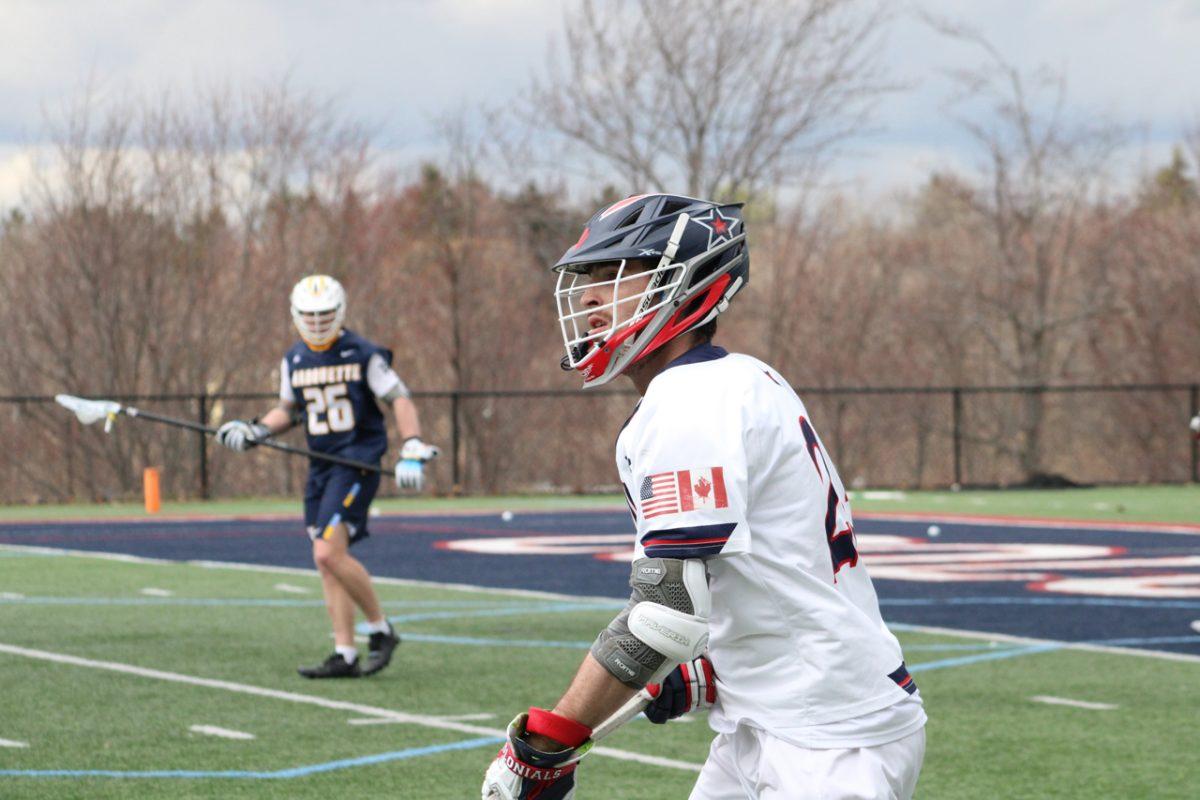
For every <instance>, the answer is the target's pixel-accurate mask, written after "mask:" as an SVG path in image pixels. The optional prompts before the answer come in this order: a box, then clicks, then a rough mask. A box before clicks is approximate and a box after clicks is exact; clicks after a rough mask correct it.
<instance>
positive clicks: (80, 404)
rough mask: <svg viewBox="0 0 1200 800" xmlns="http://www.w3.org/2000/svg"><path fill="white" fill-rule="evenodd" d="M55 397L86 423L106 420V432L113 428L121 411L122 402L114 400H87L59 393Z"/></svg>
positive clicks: (60, 403)
mask: <svg viewBox="0 0 1200 800" xmlns="http://www.w3.org/2000/svg"><path fill="white" fill-rule="evenodd" d="M54 399H55V400H56V401H57V402H58V404H59V405H60V406H62V407H63V408H65V409H67V410H68V411H70V412H71V413H72V414H74V415H75V416H76V417H77V418H78V419H79V421H80V422H82V423H83V424H84V425H91V424H93V423H96V422H99V421H100V420H104V432H105V433H108V432H110V431H111V430H112V425H113V420H115V419H116V418H117V414H120V413H121V404H120V403H117V402H115V401H113V400H87V399H85V398H82V397H75V396H74V395H69V394H57V395H55V396H54Z"/></svg>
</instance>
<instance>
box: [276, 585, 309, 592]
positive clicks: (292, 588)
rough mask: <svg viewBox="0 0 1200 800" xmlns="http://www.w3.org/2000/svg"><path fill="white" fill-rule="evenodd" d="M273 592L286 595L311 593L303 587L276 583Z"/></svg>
mask: <svg viewBox="0 0 1200 800" xmlns="http://www.w3.org/2000/svg"><path fill="white" fill-rule="evenodd" d="M275 590H276V591H278V592H287V593H288V594H312V591H311V590H309V589H305V588H304V587H303V586H293V585H292V584H290V583H277V584H275Z"/></svg>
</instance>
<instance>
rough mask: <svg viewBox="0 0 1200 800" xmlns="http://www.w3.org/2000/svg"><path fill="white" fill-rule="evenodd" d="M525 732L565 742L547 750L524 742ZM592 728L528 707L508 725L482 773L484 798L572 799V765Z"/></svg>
mask: <svg viewBox="0 0 1200 800" xmlns="http://www.w3.org/2000/svg"><path fill="white" fill-rule="evenodd" d="M528 733H533V734H537V735H539V736H546V737H548V738H550V739H553V740H554V741H556V742H561V743H562V744H564V745H566V747H565V748H564V749H562V750H556V751H554V752H552V753H546V752H543V751H541V750H535V749H534V748H533V747H531V746H530V745H529V743H528V742H526V741H525V735H526V734H528ZM591 735H592V729H591V728H589V727H587V726H586V725H581V724H580V723H578V722H576V721H574V720H572V719H567V718H566V717H561V716H559V715H558V714H554V713H552V712H550V711H545V710H543V709H540V708H531V709H529V713H528V714H521V715H519V716H518V717H517V718H516V719H514V720H513V721H512V722H511V723H510V724H509V726H508V741H507V742H505V743H504V747H501V748H500V752H499V753H498V754H497V755H496V760H495V761H493V762H492V764H491V766H490V767H488V770H487V772H486V773H485V774H484V776H483V789H482V797H483V800H526V798H531V797H536V798H538V800H571V798H573V797H574V796H575V767H576V765H577V764H578V763H579V759H581V758H583V756H584V755H585V754H586V753H587V751H588V750H590V749H591V746H590V745H588V746H587V747H580V745H583V744H584V743H585V742H587V741H588V739H589V737H590V736H591Z"/></svg>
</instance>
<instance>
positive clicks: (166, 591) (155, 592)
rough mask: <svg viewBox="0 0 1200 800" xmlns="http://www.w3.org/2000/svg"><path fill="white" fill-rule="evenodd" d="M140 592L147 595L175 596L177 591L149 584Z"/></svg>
mask: <svg viewBox="0 0 1200 800" xmlns="http://www.w3.org/2000/svg"><path fill="white" fill-rule="evenodd" d="M138 594H144V595H146V596H147V597H174V596H175V593H174V592H172V591H171V590H170V589H155V588H154V587H153V586H147V587H146V588H145V589H142V590H141V591H140V592H139V593H138Z"/></svg>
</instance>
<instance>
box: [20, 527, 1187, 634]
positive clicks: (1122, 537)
mask: <svg viewBox="0 0 1200 800" xmlns="http://www.w3.org/2000/svg"><path fill="white" fill-rule="evenodd" d="M370 524H371V530H372V536H371V538H369V539H368V540H366V541H365V542H364V543H362V544H361V545H358V546H356V547H355V548H354V552H355V554H356V555H357V556H359V557H360V558H361V559H362V560H363V562H364V563H365V564H366V565H367V567H368V569H370V571H371V572H372V573H373V574H376V575H386V576H391V577H398V578H415V579H419V580H427V581H439V582H450V583H467V584H475V585H480V586H494V587H503V588H521V589H537V590H543V591H550V592H562V593H567V594H572V595H600V596H606V597H614V598H620V597H624V596H627V594H628V590H627V586H626V579H627V576H628V570H629V567H628V564H627V563H622V562H616V561H606V560H600V559H597V558H595V557H593V556H592V555H590V554H569V555H508V554H505V555H483V554H478V553H472V552H456V551H453V550H447V549H444V547H442V548H439V547H438V546H436V545H437V543H438V542H447V541H454V540H464V539H484V540H493V539H496V538H497V537H521V536H539V535H547V534H559V535H586V534H608V535H613V534H625V535H628V536H629V537H630V539H629V541H630V544H632V534H633V528H632V525H631V522H630V519H629V515H628V514H627V513H624V512H574V513H566V514H562V513H537V514H534V513H531V514H518V515H517V516H516V518H515V519H513V520H512V521H510V522H504V521H503V520H502V519H501V518H500V517H499V516H498V515H496V514H480V515H473V516H420V517H418V516H402V517H401V516H393V517H378V518H373V519H372V520H371V523H370ZM941 527H942V533H941V536H940V537H939V538H938V539H937V541H938V542H939V543H943V544H946V543H950V544H955V543H960V544H966V543H980V542H986V543H1019V542H1037V543H1047V542H1052V543H1056V544H1089V545H1104V546H1112V547H1121V548H1124V550H1125V552H1124V553H1122V554H1121V555H1119V556H1114V558H1120V559H1132V558H1153V557H1165V556H1179V555H1191V556H1196V555H1200V536H1196V535H1186V534H1184V535H1181V534H1168V533H1159V532H1153V531H1139V532H1128V531H1104V530H1090V529H1086V528H1076V529H1058V528H1033V527H1012V528H1006V527H1000V526H985V525H965V524H963V525H956V524H953V523H942V526H941ZM926 529H927V524H926V523H923V522H922V523H916V522H900V521H892V520H883V519H863V520H859V521H858V524H857V525H856V530H857V531H858V532H859V533H860V534H891V535H899V536H909V537H914V538H917V539H920V540H922V541H925V540H926ZM0 543H3V544H23V545H37V546H44V547H61V548H69V549H77V550H89V551H103V552H113V553H127V554H133V555H139V556H149V557H154V558H165V559H176V560H190V559H207V560H214V561H236V562H244V563H254V564H271V565H280V566H291V567H305V568H309V567H311V566H312V565H311V559H310V546H309V543H308V541H307V537H306V535H305V534H304V531H303V528H302V525H301V523H300V518H299V514H297V517H296V520H295V521H280V520H239V519H234V520H195V521H193V520H181V521H160V520H153V521H146V522H140V521H139V522H132V523H131V522H69V523H22V524H4V525H0ZM919 546H920V543H919V542H918V543H915V544H914V547H919ZM863 560H864V562H865V563H866V565H867V568H868V569H870V568H871V556H870V555H867V556H864V559H863ZM1148 570H1149V571H1152V572H1153V571H1154V570H1153V568H1152V567H1151V568H1147V567H1139V568H1136V569H1135V570H1132V571H1131V570H1127V569H1126V570H1113V571H1100V572H1097V571H1094V570H1093V571H1078V572H1076V571H1072V570H1069V569H1064V570H1058V571H1056V572H1055V574H1056V575H1064V576H1070V575H1081V576H1087V577H1112V576H1115V575H1129V574H1146V573H1147V571H1148ZM1159 572H1161V573H1162V574H1179V573H1180V572H1185V573H1187V572H1191V573H1195V572H1197V570H1196V569H1194V568H1193V569H1188V568H1173V567H1172V568H1165V569H1163V570H1159ZM876 585H877V587H878V591H879V596H880V601H881V605H882V607H883V613H884V617H885V618H886V619H887V620H888V621H889V622H902V623H908V624H914V625H933V626H941V627H948V628H958V629H967V630H975V631H989V632H996V633H1007V634H1014V635H1020V636H1031V637H1037V638H1048V639H1062V640H1066V641H1105V642H1107V641H1110V640H1132V641H1131V642H1129V643H1130V644H1138V643H1142V644H1143V646H1145V647H1148V648H1150V649H1157V650H1173V651H1176V652H1186V653H1193V654H1200V635H1198V634H1197V633H1196V632H1195V631H1194V630H1192V628H1191V623H1192V622H1193V621H1194V620H1200V598H1190V599H1154V598H1139V597H1123V596H1111V595H1110V596H1104V595H1070V594H1059V593H1049V592H1043V591H1037V590H1035V589H1032V588H1030V586H1029V585H1027V584H1026V583H1025V582H1022V581H1019V580H1018V581H1003V582H1001V581H986V582H961V581H953V582H920V583H919V582H915V581H901V580H884V579H877V580H876ZM1162 637H1168V638H1170V639H1172V641H1169V642H1143V641H1142V640H1146V639H1156V638H1162Z"/></svg>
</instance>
